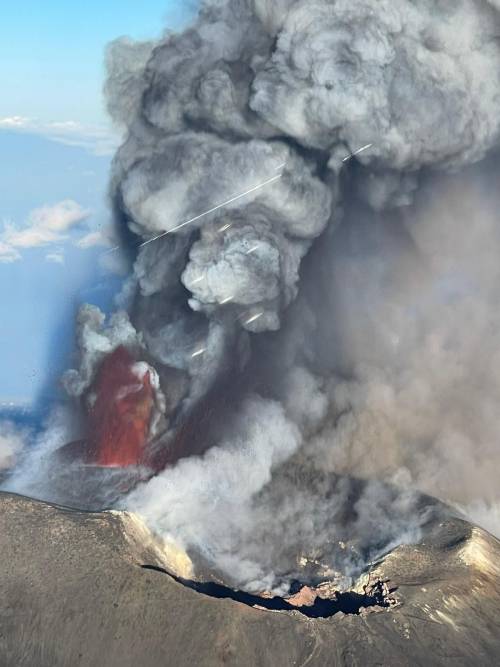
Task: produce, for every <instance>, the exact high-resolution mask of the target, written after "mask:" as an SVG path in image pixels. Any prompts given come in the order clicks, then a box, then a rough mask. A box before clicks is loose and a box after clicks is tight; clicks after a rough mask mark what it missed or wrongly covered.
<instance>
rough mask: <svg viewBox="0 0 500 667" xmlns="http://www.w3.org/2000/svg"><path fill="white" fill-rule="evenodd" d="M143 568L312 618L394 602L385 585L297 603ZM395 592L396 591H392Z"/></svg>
mask: <svg viewBox="0 0 500 667" xmlns="http://www.w3.org/2000/svg"><path fill="white" fill-rule="evenodd" d="M141 568H142V569H143V570H153V571H155V572H161V573H162V574H167V575H168V576H169V577H171V578H172V579H174V580H175V581H177V582H178V583H180V584H182V585H183V586H186V587H187V588H190V589H192V590H194V591H196V592H197V593H201V594H202V595H208V596H209V597H213V598H218V599H230V600H234V601H235V602H240V603H241V604H246V605H248V606H249V607H254V608H255V607H260V608H261V609H266V610H269V611H298V612H299V613H301V614H303V615H304V616H308V617H309V618H330V617H331V616H334V615H335V614H338V613H339V612H342V613H344V614H354V615H359V614H360V613H361V610H362V609H367V608H369V607H381V608H388V607H391V606H392V603H391V601H390V600H389V599H387V597H386V596H385V594H384V592H383V587H382V586H380V587H374V589H373V590H372V592H371V593H370V594H361V593H355V592H353V591H347V592H344V593H337V595H336V597H335V599H333V600H328V599H323V598H319V597H318V598H316V600H315V601H314V604H312V605H310V606H299V607H297V606H294V605H291V604H290V603H288V602H287V601H286V599H285V598H281V597H273V598H265V597H261V596H259V595H252V594H251V593H246V592H245V591H239V590H234V589H232V588H229V587H228V586H224V585H223V584H219V583H216V582H213V581H204V582H200V581H192V580H190V579H182V578H180V577H176V576H175V575H173V574H171V573H170V572H168V571H167V570H165V569H164V568H162V567H158V566H157V565H141ZM391 592H392V591H391Z"/></svg>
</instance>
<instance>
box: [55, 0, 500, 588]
mask: <svg viewBox="0 0 500 667" xmlns="http://www.w3.org/2000/svg"><path fill="white" fill-rule="evenodd" d="M499 38H500V6H499V4H498V2H493V1H487V0H458V1H457V2H453V3H451V2H448V1H447V0H438V1H437V2H436V1H435V0H432V1H431V0H419V1H418V2H417V1H415V0H412V1H410V0H401V1H400V2H398V3H397V4H394V3H393V2H390V1H389V0H356V1H353V0H336V1H334V0H317V1H315V2H310V1H309V0H308V1H307V2H306V1H305V0H274V1H273V2H270V1H269V0H207V1H206V2H204V3H202V5H201V8H200V11H199V14H198V17H197V19H196V20H195V21H194V22H193V23H192V25H190V26H189V27H188V28H186V29H185V30H184V31H182V32H180V33H168V34H166V35H165V36H164V37H163V38H162V39H161V40H159V41H158V42H155V43H140V44H135V43H133V42H131V41H129V40H118V41H116V42H114V43H113V44H112V45H111V46H110V47H109V51H108V55H107V61H108V72H109V78H108V82H107V84H106V92H107V95H108V108H109V111H110V113H111V115H112V116H113V118H114V119H115V121H116V122H117V123H119V124H121V125H122V126H123V127H124V129H125V132H126V139H125V141H124V143H123V145H122V146H121V148H120V149H119V150H118V152H117V154H116V156H115V159H114V163H113V171H112V178H111V196H112V199H113V206H114V210H115V213H116V219H117V225H118V227H119V228H120V230H121V233H122V238H123V244H124V245H125V246H126V249H127V252H128V253H129V254H130V255H131V256H132V258H133V276H132V283H130V284H129V286H128V290H129V293H132V294H133V295H132V298H131V301H130V307H129V308H128V310H127V312H125V311H123V312H119V313H117V314H115V315H114V316H113V317H112V318H111V320H110V321H109V322H106V321H105V318H104V316H103V315H102V314H101V313H99V311H98V310H97V309H95V308H89V307H85V308H84V309H83V310H82V312H81V314H80V320H79V323H80V335H79V347H80V353H81V362H80V366H79V368H78V369H74V370H72V371H70V372H68V373H67V374H66V377H65V384H66V387H67V389H68V391H69V393H70V394H71V395H73V396H75V397H81V396H83V395H84V394H85V392H86V391H87V390H88V388H89V386H90V384H91V382H92V378H93V377H94V376H95V374H96V371H97V367H98V364H99V362H100V361H101V360H102V358H103V356H104V355H106V354H107V353H109V352H110V351H112V350H113V349H115V348H116V347H117V346H118V345H126V346H128V347H129V348H133V349H134V351H136V352H137V354H138V356H139V357H141V359H142V360H143V361H145V362H147V363H148V364H149V365H150V366H151V367H152V368H154V369H155V371H156V373H157V375H158V378H159V379H158V382H159V384H160V386H161V390H162V393H163V394H164V396H165V401H164V406H163V408H162V410H163V414H162V419H161V420H160V421H158V422H157V423H158V425H159V426H158V431H157V433H156V434H155V437H156V438H157V446H158V447H160V448H161V447H166V448H167V449H168V447H169V446H170V444H169V443H171V442H172V441H174V440H175V438H176V433H178V432H179V430H180V429H182V424H184V423H185V422H186V420H189V419H190V418H191V419H192V418H193V415H195V417H196V415H197V414H198V413H197V412H196V410H197V408H199V406H200V405H202V406H206V405H209V407H210V410H211V411H212V412H213V413H214V414H215V417H214V418H213V419H212V422H211V423H210V427H209V428H208V429H207V430H206V431H205V430H204V428H205V427H204V426H203V427H201V426H200V429H202V430H203V433H201V434H198V437H201V438H204V439H205V440H206V441H207V446H209V445H213V446H212V447H211V448H210V449H208V451H206V452H205V453H202V452H199V451H192V452H191V453H193V454H195V455H193V456H191V457H190V458H186V459H184V460H181V461H180V462H178V463H177V464H176V465H174V466H171V467H167V468H166V469H165V470H164V471H163V472H161V473H159V474H157V475H156V476H155V477H154V478H153V479H151V480H150V481H148V482H145V483H142V484H140V485H139V486H138V487H137V488H136V489H135V490H134V491H133V492H132V493H131V494H129V496H128V497H127V498H126V500H125V505H126V506H127V507H128V508H129V509H132V510H135V511H138V512H140V513H142V514H143V515H144V516H145V518H146V519H147V520H148V521H149V523H150V525H151V526H152V527H154V528H155V530H156V531H157V532H158V533H160V534H161V535H163V536H164V537H168V538H169V539H174V540H177V541H178V542H179V543H181V544H182V546H184V547H185V548H186V549H192V550H196V551H197V552H198V553H201V554H202V556H203V557H204V558H205V559H207V561H208V562H210V563H211V564H212V565H213V566H214V567H215V568H218V570H219V571H220V572H221V573H222V574H223V575H224V576H226V577H229V578H231V579H232V580H233V581H234V583H235V584H236V585H239V586H241V587H245V588H247V589H249V590H262V589H263V588H268V589H275V590H277V589H280V587H283V586H284V587H285V588H286V586H287V585H289V584H290V581H291V580H292V579H293V578H294V577H297V576H299V575H298V573H297V572H298V571H297V566H296V564H295V565H293V563H292V561H293V556H292V555H290V554H293V553H295V555H296V552H297V549H299V548H300V549H302V551H303V552H304V553H305V552H306V551H307V549H309V550H310V551H311V554H312V555H311V559H312V560H314V559H317V558H318V557H319V558H322V559H323V560H325V562H327V564H328V565H329V567H330V568H333V569H334V570H336V571H338V572H340V573H341V574H343V575H347V576H349V575H352V574H354V573H355V572H357V571H359V569H361V568H362V567H363V566H364V564H366V562H367V561H368V560H369V559H370V558H372V557H376V556H377V555H378V554H380V553H382V552H383V550H384V549H387V548H389V545H391V544H394V543H396V542H397V541H410V540H412V539H414V538H415V536H416V535H418V530H419V526H420V525H421V524H422V522H424V521H425V520H426V516H427V514H426V511H425V510H423V509H422V507H421V506H420V505H419V502H418V499H417V496H416V494H415V493H414V490H415V489H419V490H422V491H425V492H427V493H431V494H433V495H436V496H438V497H440V498H442V499H444V500H447V501H452V502H455V503H457V504H459V505H461V506H462V507H464V506H465V507H468V506H470V507H471V508H474V507H475V508H476V510H472V509H471V512H473V511H475V515H476V516H477V515H478V514H481V515H484V513H485V511H486V510H485V509H484V507H487V506H489V504H491V506H492V507H498V501H499V498H498V492H497V490H496V488H497V486H498V485H497V480H496V472H495V471H496V470H497V469H498V464H499V463H500V453H499V452H500V450H499V448H498V444H497V439H498V433H499V426H500V424H499V419H498V416H497V413H498V410H497V406H498V402H499V400H500V384H499V383H498V377H500V374H499V372H498V368H497V367H498V361H499V359H500V357H499V355H498V351H497V349H496V348H497V344H496V342H497V338H498V331H499V330H500V319H499V318H500V316H499V315H498V314H497V310H498V309H497V304H498V299H499V296H500V294H499V287H498V285H499V284H500V283H499V281H498V278H499V276H498V262H497V258H498V256H499V253H500V236H499V232H498V225H497V221H496V217H497V211H498V205H499V203H500V202H499V200H500V195H499V194H498V187H497V183H498V177H499V176H500V163H499V161H498V156H497V153H496V151H497V150H498V144H499V140H500V114H499V113H498V110H499V108H500V40H499ZM130 285H132V291H131V287H130ZM134 288H135V291H134ZM297 470H305V471H308V472H307V474H306V473H304V474H306V478H307V479H306V481H305V482H304V478H303V477H301V476H300V475H299V478H296V474H298V473H297ZM294 471H295V472H294ZM308 475H310V477H308ZM325 475H326V476H328V475H329V476H330V478H331V479H332V480H336V481H335V482H331V484H333V487H332V488H330V487H328V488H327V487H326V486H325V484H326V482H325V484H323V483H321V482H320V481H318V480H321V479H323V477H324V476H325ZM307 480H309V481H307ZM342 480H344V481H342ZM360 480H364V482H363V483H362V482H361V481H360ZM385 483H390V486H387V485H386V484H385ZM353 489H355V491H353ZM353 494H354V495H353ZM474 503H476V504H474ZM478 503H479V505H478ZM481 503H486V505H485V506H483V505H481ZM478 507H479V508H480V509H477V508H478ZM346 526H347V527H350V532H349V531H347V528H346ZM498 529H500V527H498ZM346 531H347V532H346ZM349 540H352V541H353V544H352V545H351V546H352V549H350V548H349V549H348V550H347V552H343V553H340V552H339V550H338V548H337V547H335V549H333V550H330V551H328V549H327V550H326V551H325V544H330V543H332V542H337V543H340V542H342V543H344V542H349ZM370 545H371V546H370ZM313 552H314V553H313ZM353 554H355V555H353Z"/></svg>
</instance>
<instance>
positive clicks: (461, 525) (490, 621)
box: [0, 493, 500, 667]
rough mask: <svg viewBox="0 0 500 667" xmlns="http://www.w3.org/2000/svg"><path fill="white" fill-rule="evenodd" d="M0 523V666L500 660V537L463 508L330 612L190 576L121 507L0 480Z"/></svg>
mask: <svg viewBox="0 0 500 667" xmlns="http://www.w3.org/2000/svg"><path fill="white" fill-rule="evenodd" d="M0 536H1V537H0V559H1V563H2V574H1V576H0V664H1V665H2V666H4V667H11V666H12V667H14V666H15V667H20V666H29V667H45V666H46V667H58V666H64V667H67V666H74V665H75V666H76V665H82V666H101V665H102V666H105V667H114V666H120V667H127V666H129V665H130V666H131V667H132V666H134V667H135V666H137V665H141V667H149V666H151V667H153V666H154V667H156V666H158V665H172V666H175V667H183V666H184V665H189V667H192V666H193V665H203V666H204V667H209V666H211V665H238V666H239V667H240V666H241V667H245V666H247V665H248V666H254V665H259V666H261V665H262V666H265V665H270V666H271V665H272V666H273V667H275V666H281V665H283V666H287V667H288V666H291V665H296V666H297V667H299V666H300V667H302V666H305V665H308V666H309V667H313V666H314V665H318V666H321V667H324V666H325V665H360V666H361V665H362V666H366V665H384V666H385V665H398V667H399V666H403V665H412V667H413V666H416V665H449V664H453V665H457V666H459V665H476V666H478V665H481V666H483V665H496V664H498V661H499V656H500V542H498V541H497V540H496V539H494V538H493V537H492V536H491V535H489V534H488V533H486V532H484V531H483V530H480V529H479V528H476V527H473V526H471V525H470V524H468V523H467V522H465V521H462V520H460V519H455V518H450V519H445V520H440V521H437V522H436V523H435V524H434V525H433V526H431V527H430V528H429V529H428V530H427V532H426V534H425V535H424V538H423V539H422V540H421V542H420V543H419V544H417V545H414V546H400V547H397V548H396V549H394V550H393V551H392V552H391V553H389V554H388V555H387V556H386V557H385V558H384V559H383V560H382V561H381V562H380V563H378V564H377V565H376V566H374V568H373V570H372V571H371V572H370V573H369V575H365V576H364V577H362V578H361V579H360V580H359V582H358V583H357V585H356V587H355V590H354V591H353V592H352V597H350V598H349V599H348V600H347V599H344V601H343V602H342V600H341V599H338V600H337V602H338V606H337V607H334V606H330V607H328V609H327V613H325V616H326V617H321V615H320V616H319V617H311V615H306V613H304V612H306V611H307V609H309V610H310V609H311V603H312V602H314V600H312V597H311V593H310V591H307V590H304V591H302V592H301V595H302V597H301V596H300V595H299V596H298V597H296V598H295V599H293V600H291V601H283V600H279V599H275V600H274V601H272V602H271V603H270V604H269V603H266V602H264V603H263V604H259V605H258V606H255V605H256V601H255V599H254V597H253V596H245V595H239V594H238V593H237V592H234V591H231V590H230V589H224V587H218V588H217V590H214V589H213V588H210V586H209V587H204V586H203V584H202V582H201V583H200V582H196V584H193V583H189V582H190V581H191V579H192V578H193V571H192V563H191V561H190V559H189V558H188V557H187V555H186V554H183V553H179V552H176V551H175V550H173V549H172V548H166V547H165V546H164V545H160V544H159V543H158V542H157V541H156V540H155V539H154V538H153V536H152V535H151V534H150V533H149V531H148V530H147V529H146V528H145V527H144V525H143V524H142V523H141V522H140V521H139V520H138V519H137V518H135V517H133V516H131V515H129V514H127V513H122V512H97V513H88V512H80V511H76V510H69V509H66V508H62V507H57V506H52V505H49V504H46V503H42V502H37V501H34V500H31V499H28V498H24V497H21V496H16V495H11V494H8V493H1V494H0ZM144 566H147V567H144ZM172 575H174V576H172ZM299 593H300V592H299ZM368 599H370V600H372V601H373V599H375V604H371V603H370V605H365V604H364V602H366V601H367V600H368ZM356 601H358V602H359V604H358V603H357V602H356ZM377 601H378V602H379V603H380V604H376V602H377ZM328 603H329V604H330V603H331V600H329V601H328ZM304 604H307V605H309V606H303V605H304ZM252 605H253V606H252ZM341 609H343V610H344V611H342V610H341ZM345 611H348V612H350V613H344V612H345Z"/></svg>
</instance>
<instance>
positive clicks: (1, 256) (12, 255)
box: [0, 241, 21, 264]
mask: <svg viewBox="0 0 500 667" xmlns="http://www.w3.org/2000/svg"><path fill="white" fill-rule="evenodd" d="M18 259H21V255H20V254H19V252H18V251H17V250H16V249H15V248H12V247H11V246H9V245H8V244H7V243H4V242H3V241H0V262H1V263H2V264H10V263H11V262H16V261H17V260H18Z"/></svg>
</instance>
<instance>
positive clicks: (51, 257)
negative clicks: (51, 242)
mask: <svg viewBox="0 0 500 667" xmlns="http://www.w3.org/2000/svg"><path fill="white" fill-rule="evenodd" d="M45 260H46V261H47V262H54V264H64V254H63V253H62V252H49V253H47V255H45Z"/></svg>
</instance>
